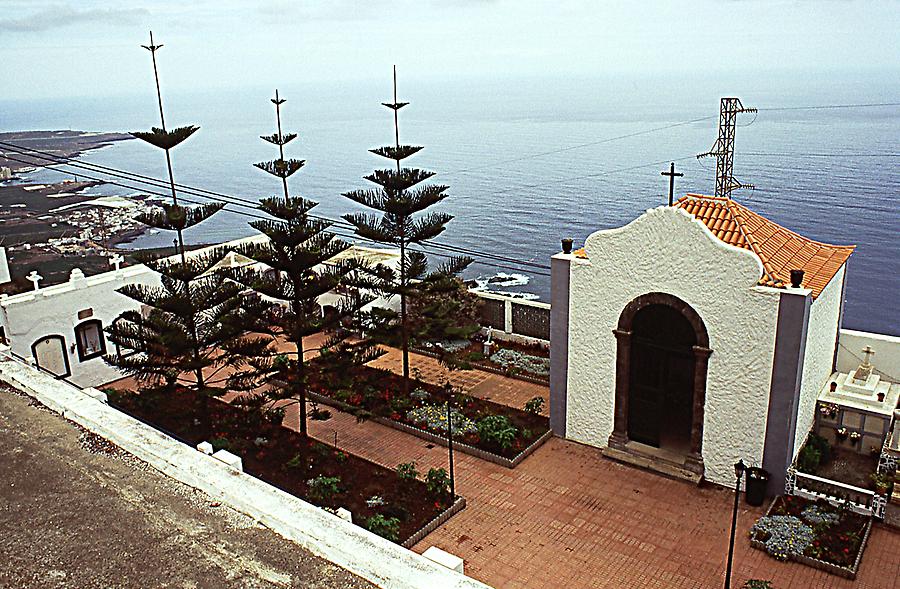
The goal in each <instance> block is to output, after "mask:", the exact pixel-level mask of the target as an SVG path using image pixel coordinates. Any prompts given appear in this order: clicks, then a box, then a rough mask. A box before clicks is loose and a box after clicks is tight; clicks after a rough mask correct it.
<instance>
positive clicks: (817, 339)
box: [794, 266, 846, 457]
mask: <svg viewBox="0 0 900 589" xmlns="http://www.w3.org/2000/svg"><path fill="white" fill-rule="evenodd" d="M845 268H846V266H844V267H842V268H841V269H840V270H839V271H838V273H837V274H835V275H834V277H833V278H832V279H831V282H829V283H828V285H827V286H826V287H825V289H824V290H822V292H821V293H820V294H819V296H818V297H817V298H816V299H814V300H813V302H812V305H811V306H810V309H809V324H808V327H807V331H806V351H805V353H804V356H803V376H802V381H801V384H800V400H799V402H798V404H797V429H796V430H795V431H794V456H795V457H796V456H797V453H798V452H799V451H800V447H801V446H802V445H803V442H804V441H805V440H806V436H807V434H808V433H809V431H810V430H811V429H812V426H813V421H814V420H815V417H816V399H817V398H818V396H819V392H820V391H821V390H822V387H823V386H825V384H826V382H827V381H828V377H830V376H831V373H832V364H833V363H834V347H835V345H837V328H838V323H839V322H840V316H841V303H842V300H843V295H844V270H845Z"/></svg>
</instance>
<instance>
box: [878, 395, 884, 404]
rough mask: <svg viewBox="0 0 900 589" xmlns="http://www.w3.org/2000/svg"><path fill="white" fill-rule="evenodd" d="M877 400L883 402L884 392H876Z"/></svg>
mask: <svg viewBox="0 0 900 589" xmlns="http://www.w3.org/2000/svg"><path fill="white" fill-rule="evenodd" d="M878 402H879V403H884V393H878Z"/></svg>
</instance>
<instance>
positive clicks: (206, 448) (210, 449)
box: [197, 442, 213, 456]
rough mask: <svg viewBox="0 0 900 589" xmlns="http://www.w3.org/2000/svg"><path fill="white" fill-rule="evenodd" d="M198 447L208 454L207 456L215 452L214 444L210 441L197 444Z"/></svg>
mask: <svg viewBox="0 0 900 589" xmlns="http://www.w3.org/2000/svg"><path fill="white" fill-rule="evenodd" d="M197 449H198V450H200V451H201V452H203V453H204V454H206V455H207V456H212V453H213V445H212V444H210V443H209V442H200V443H199V444H197Z"/></svg>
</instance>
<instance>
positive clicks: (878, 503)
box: [872, 495, 887, 519]
mask: <svg viewBox="0 0 900 589" xmlns="http://www.w3.org/2000/svg"><path fill="white" fill-rule="evenodd" d="M886 506H887V496H885V495H875V496H874V497H872V516H873V517H876V518H878V519H884V508H885V507H886Z"/></svg>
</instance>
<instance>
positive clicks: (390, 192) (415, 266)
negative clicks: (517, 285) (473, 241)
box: [344, 66, 472, 395]
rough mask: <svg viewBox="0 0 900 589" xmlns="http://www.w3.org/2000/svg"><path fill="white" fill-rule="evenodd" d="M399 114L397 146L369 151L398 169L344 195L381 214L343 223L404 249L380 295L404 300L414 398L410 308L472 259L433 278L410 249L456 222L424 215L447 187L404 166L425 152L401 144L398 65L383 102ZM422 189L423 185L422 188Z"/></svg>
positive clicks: (382, 276)
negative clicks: (430, 284) (431, 285)
mask: <svg viewBox="0 0 900 589" xmlns="http://www.w3.org/2000/svg"><path fill="white" fill-rule="evenodd" d="M382 104H383V105H384V106H386V107H387V108H388V109H390V110H391V111H393V113H394V145H393V146H385V147H378V148H375V149H371V150H369V151H370V152H372V153H374V154H375V155H378V156H381V157H383V158H386V159H389V160H392V161H393V162H394V164H395V165H394V166H392V167H390V168H386V169H378V170H375V171H374V172H373V173H372V174H370V175H368V176H365V179H366V180H368V181H369V182H372V183H373V184H377V185H378V188H375V189H368V190H354V191H351V192H346V193H344V196H346V197H347V198H349V199H350V200H352V201H354V202H357V203H359V204H361V205H363V206H365V207H368V208H370V209H374V210H376V211H379V212H380V213H381V214H380V215H378V214H377V213H374V214H373V213H352V214H348V215H344V219H345V220H347V221H348V222H350V223H351V224H353V226H354V227H355V230H356V234H357V235H359V236H360V237H363V238H365V239H371V240H373V241H376V242H379V243H385V244H390V245H393V246H396V247H397V248H399V250H400V267H399V270H398V271H397V272H393V271H389V270H387V269H384V268H382V269H381V270H380V271H379V272H378V273H377V275H376V279H377V284H378V287H377V290H378V291H379V292H380V293H381V294H384V295H387V296H398V297H399V298H400V313H399V317H397V320H396V321H395V322H394V324H395V326H396V330H397V331H398V335H399V340H400V346H401V348H402V351H403V393H404V395H406V394H408V393H409V342H410V327H409V321H408V308H407V307H408V304H409V299H410V298H411V297H414V296H416V290H417V289H418V288H420V283H421V282H422V281H429V280H433V279H437V278H438V277H443V276H447V275H453V274H458V273H459V272H462V271H463V270H464V269H465V268H466V266H468V265H469V264H470V263H471V262H472V260H471V258H467V257H455V258H451V259H450V260H448V261H447V262H445V263H444V264H443V265H442V266H441V267H439V268H438V269H437V270H436V271H435V272H432V273H431V274H429V272H428V261H427V260H426V257H425V254H423V253H422V252H421V251H417V250H414V249H410V246H413V245H416V244H421V243H423V242H426V241H427V240H429V239H432V238H434V237H437V236H438V235H440V234H441V233H442V232H443V231H444V229H445V227H446V225H447V223H448V222H450V220H451V219H452V218H453V217H452V215H449V214H447V213H434V212H431V213H425V214H420V213H424V211H425V210H426V209H428V208H429V207H431V206H432V205H435V204H437V203H439V202H441V201H442V200H444V199H445V198H447V196H449V195H448V194H447V193H446V191H447V190H448V188H449V187H448V186H445V185H441V184H424V185H421V184H422V182H424V181H426V180H428V179H429V178H431V177H432V176H434V172H428V171H425V170H421V169H418V168H407V167H403V166H402V164H401V162H402V161H403V160H405V159H406V158H408V157H410V156H412V155H414V154H416V153H418V152H419V151H420V150H422V147H420V146H413V145H401V144H400V122H399V111H400V109H401V108H403V107H404V106H407V105H408V104H409V103H408V102H399V101H398V100H397V67H396V66H394V100H393V102H385V103H382ZM420 185H421V186H420Z"/></svg>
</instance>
